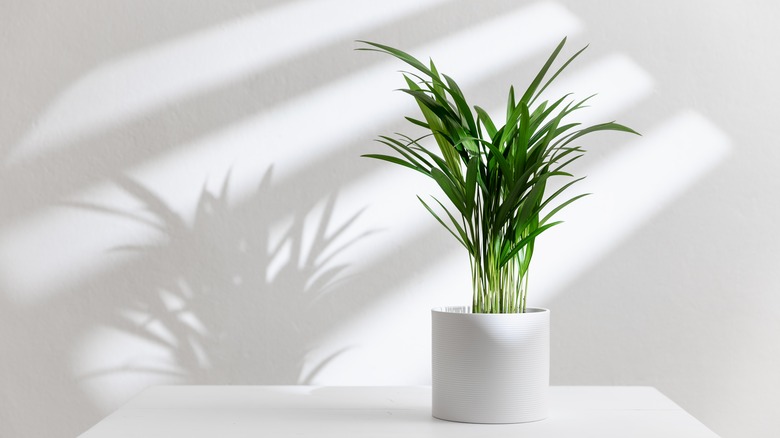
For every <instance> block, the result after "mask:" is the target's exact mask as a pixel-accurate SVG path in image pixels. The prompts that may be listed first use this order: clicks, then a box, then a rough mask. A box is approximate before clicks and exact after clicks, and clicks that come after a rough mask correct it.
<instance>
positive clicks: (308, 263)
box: [0, 0, 780, 437]
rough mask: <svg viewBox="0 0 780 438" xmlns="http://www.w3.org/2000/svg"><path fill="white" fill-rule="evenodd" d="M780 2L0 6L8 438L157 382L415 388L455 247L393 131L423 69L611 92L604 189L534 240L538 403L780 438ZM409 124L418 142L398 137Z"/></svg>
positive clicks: (2, 336)
mask: <svg viewBox="0 0 780 438" xmlns="http://www.w3.org/2000/svg"><path fill="white" fill-rule="evenodd" d="M779 11H780V6H776V5H774V4H771V3H769V2H760V1H748V2H727V1H715V2H712V1H709V2H705V1H692V2H673V1H662V2H652V3H646V4H645V3H638V2H630V4H629V2H618V1H592V2H576V1H560V2H516V1H509V0H489V1H480V2H476V1H467V0H416V1H412V0H394V1H392V2H390V1H381V2H361V1H357V0H319V1H317V0H299V1H290V2H284V1H279V0H276V1H274V0H243V1H232V2H202V1H198V2H192V1H179V0H172V1H168V2H158V1H135V2H120V1H113V0H111V1H101V2H88V1H83V0H75V1H69V2H55V1H49V0H42V1H24V2H22V1H3V2H2V3H0V48H2V50H1V51H0V53H1V54H2V55H0V102H2V104H1V105H0V436H2V437H6V436H8V437H13V436H29V437H53V436H74V435H76V434H78V433H81V432H83V431H84V430H86V429H87V428H88V427H89V426H91V425H92V424H94V423H95V422H97V421H98V420H99V419H100V418H102V417H103V416H105V415H106V414H108V413H109V412H111V411H112V410H113V409H115V408H116V407H118V406H119V405H120V404H121V403H123V402H124V401H126V400H127V399H128V398H129V397H131V396H133V395H134V394H136V393H137V392H138V391H140V390H142V389H143V388H145V387H147V386H149V385H152V384H160V383H214V384H218V383H234V384H241V383H243V384H261V383H265V384H294V383H309V384H323V385H342V384H343V385H403V384H429V381H430V377H429V367H430V359H429V355H430V352H429V348H430V340H429V334H430V333H429V324H430V322H429V309H430V308H431V307H433V306H439V305H449V304H465V303H467V302H468V300H469V293H470V292H469V288H470V285H469V273H468V264H467V260H466V258H465V254H464V251H462V250H461V249H460V248H458V247H457V245H456V244H455V243H454V242H453V241H452V239H451V238H450V237H449V236H448V235H447V234H446V232H444V231H443V230H441V229H439V228H438V226H437V225H436V224H435V222H434V221H433V219H432V218H429V217H428V216H427V213H426V212H425V211H424V210H423V209H422V207H421V206H420V205H419V203H418V202H417V201H416V199H414V195H415V194H420V195H427V194H430V193H435V190H434V189H435V188H434V187H432V186H431V185H430V183H429V182H427V181H424V180H423V179H422V177H421V176H417V175H416V174H412V173H410V172H406V171H405V170H404V169H395V168H392V167H391V166H389V165H385V164H383V163H379V162H373V161H370V160H366V159H362V158H360V157H359V155H360V154H362V153H369V152H376V151H379V150H381V147H380V145H378V144H376V143H373V142H372V139H373V138H375V137H376V136H377V135H379V134H391V133H392V132H394V131H398V130H407V131H408V130H409V128H408V127H407V126H405V125H404V123H403V118H402V116H403V115H413V114H414V107H413V105H411V103H410V102H409V101H408V99H406V98H405V97H404V96H402V95H401V94H400V93H397V92H395V93H394V92H393V91H392V90H393V89H394V88H398V87H400V86H402V84H403V83H402V81H401V80H400V76H399V75H398V74H397V73H396V70H399V69H401V68H403V66H402V65H401V64H400V63H398V62H395V61H393V60H392V59H390V58H388V57H383V56H382V55H379V54H376V53H368V52H356V51H354V50H353V49H354V48H356V47H357V46H358V44H357V43H355V42H354V40H356V39H366V40H373V41H379V42H384V43H387V44H390V45H393V46H397V47H401V48H404V49H406V50H409V51H411V52H412V53H414V54H416V55H418V56H420V57H424V58H427V57H428V56H431V57H433V58H434V59H435V60H436V61H437V66H438V67H439V69H440V70H442V71H444V72H446V73H449V74H450V75H451V76H453V77H454V78H455V79H456V80H458V81H459V83H460V85H461V87H462V88H463V89H464V91H465V92H466V94H467V95H468V96H470V99H471V100H472V102H473V103H474V104H478V105H480V106H482V107H485V108H487V109H489V110H491V111H494V112H495V114H499V112H500V110H501V107H502V105H503V104H504V102H505V96H506V92H507V89H508V86H509V84H515V85H516V86H517V87H518V88H523V86H524V85H525V84H527V82H528V81H529V80H530V78H531V77H532V76H533V74H534V73H535V71H536V70H537V69H538V68H539V66H540V65H541V64H542V63H543V62H544V59H545V58H546V55H547V54H548V53H549V51H550V50H551V49H552V48H553V47H554V46H555V44H556V43H557V42H558V41H559V40H560V38H562V37H563V36H565V35H568V36H569V44H568V45H567V49H566V50H565V52H566V53H569V54H571V53H574V51H576V50H577V49H579V48H580V47H581V46H583V45H585V44H588V43H590V44H591V46H590V48H589V49H588V50H587V51H586V52H585V53H584V54H583V56H582V58H581V59H579V60H578V62H576V63H575V64H573V65H572V66H571V67H570V69H569V70H568V72H567V74H566V75H565V76H563V77H561V78H560V81H559V84H558V85H557V87H556V88H555V89H554V90H550V96H555V95H556V94H558V93H565V92H569V91H573V92H576V94H577V95H578V96H581V97H585V96H587V95H588V94H590V93H591V92H598V93H599V96H598V97H597V98H596V99H595V100H594V101H593V107H592V108H590V109H589V110H588V112H583V113H582V117H583V118H584V119H585V121H589V122H597V121H606V120H612V119H617V120H618V121H620V122H622V123H625V124H627V125H629V126H631V127H633V128H635V129H637V130H638V131H640V132H642V133H643V137H641V138H639V137H630V136H627V135H618V134H602V135H597V136H594V137H593V138H591V139H589V140H587V141H586V142H585V143H584V145H585V146H587V147H588V149H589V150H590V152H589V156H588V157H587V158H586V159H584V160H583V161H582V163H581V165H580V166H579V167H578V168H577V171H578V172H579V173H581V174H587V175H588V179H586V180H585V182H583V183H582V185H581V186H580V187H579V190H580V191H588V192H593V193H594V195H593V196H591V197H588V198H585V199H584V200H582V201H580V202H579V203H578V204H575V205H574V206H572V207H571V209H569V210H567V211H566V212H565V213H564V214H563V216H564V219H566V221H567V222H566V223H565V224H564V225H562V226H560V227H559V228H557V229H553V230H551V231H550V232H548V233H547V234H545V235H543V236H542V237H541V238H540V240H539V249H538V251H537V253H536V255H535V257H536V258H535V261H534V264H533V271H532V274H531V278H532V280H531V281H532V290H531V292H530V301H531V303H532V305H534V306H541V307H548V308H550V309H551V311H552V321H553V333H552V336H553V346H552V352H553V357H552V383H553V384H567V385H652V386H655V387H657V388H659V389H660V390H661V391H662V392H664V393H665V394H667V395H668V396H670V397H671V398H672V399H673V400H674V401H676V402H677V403H679V404H680V405H681V406H682V407H683V408H685V409H686V410H688V411H689V412H691V413H692V414H693V415H694V416H696V417H697V418H699V419H700V420H701V421H702V422H703V423H704V424H706V425H707V426H709V427H710V428H712V429H713V430H714V431H715V432H717V433H718V434H721V435H722V436H725V437H742V436H755V437H774V436H778V435H780V417H778V416H777V415H776V414H777V406H780V377H778V376H780V374H778V373H777V371H776V370H777V369H780V343H779V342H778V334H780V294H778V291H780V277H778V273H777V272H778V268H780V265H779V264H778V261H780V257H779V256H778V249H777V248H778V244H780V233H778V232H777V231H776V225H775V224H776V223H777V222H778V220H779V219H780V204H778V202H777V200H778V199H780V178H778V172H779V171H780V164H778V163H780V148H778V145H777V144H776V143H777V142H776V140H775V139H774V136H773V134H774V131H775V129H774V128H775V119H776V118H777V117H778V116H780V112H779V111H778V109H777V105H776V100H777V99H776V98H777V96H778V95H780V90H779V89H778V88H779V87H778V82H777V80H776V77H778V75H780V65H778V64H780V60H779V59H778V58H777V56H775V54H776V52H777V43H776V41H778V40H780V35H778V33H780V31H778V30H777V29H776V27H775V23H776V22H777V21H778V18H780V17H779V16H778V15H779V14H778V12H779ZM410 132H414V130H411V131H410Z"/></svg>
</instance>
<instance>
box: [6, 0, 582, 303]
mask: <svg viewBox="0 0 780 438" xmlns="http://www.w3.org/2000/svg"><path fill="white" fill-rule="evenodd" d="M579 28H580V24H579V21H578V20H577V19H576V18H575V17H574V16H572V15H571V14H570V13H569V12H568V11H567V10H566V9H564V8H563V7H561V6H558V5H556V4H551V3H539V4H534V5H531V6H528V7H524V8H521V9H518V10H517V11H515V12H512V13H509V14H505V15H503V16H501V17H500V18H497V19H493V20H490V21H486V22H484V23H480V24H478V25H475V26H474V27H473V28H468V29H464V30H463V31H462V32H459V33H458V34H456V35H454V36H450V37H447V38H444V39H442V40H440V41H437V42H434V43H432V44H430V45H427V46H426V47H421V48H416V49H413V50H411V51H412V52H414V53H426V54H431V55H432V56H434V57H435V58H436V60H437V63H438V65H440V66H441V68H442V69H445V68H446V70H447V71H448V72H451V73H452V75H453V76H454V77H457V78H459V82H460V84H461V86H462V87H463V88H464V89H467V88H468V87H469V86H472V85H473V84H475V83H478V82H479V81H480V80H484V79H485V78H488V77H490V75H491V74H493V73H494V72H496V71H499V70H501V69H503V68H506V67H508V66H510V65H513V64H515V63H517V62H519V61H521V60H523V59H525V58H527V57H529V56H531V55H533V54H535V53H537V52H539V51H546V50H547V49H548V48H549V47H553V46H554V44H555V43H557V41H558V40H559V38H560V36H561V35H565V34H569V35H571V34H573V33H576V32H577V31H578V29H579ZM517 29H523V30H524V32H527V33H528V34H529V35H534V39H533V40H526V41H524V43H523V45H520V46H518V45H517V42H516V41H514V40H512V39H509V38H505V36H506V35H511V34H514V33H516V32H517ZM486 46H490V47H493V48H495V49H496V52H497V53H506V54H511V55H507V56H494V55H493V52H492V51H488V50H484V47H486ZM464 50H469V51H471V52H472V54H473V56H472V57H471V58H469V62H463V61H464V58H463V57H462V53H463V51H464ZM373 55H374V56H380V55H376V54H373ZM355 56H369V54H356V55H355ZM401 67H402V64H401V63H399V62H392V61H385V62H382V63H381V64H380V65H378V66H376V67H374V68H370V69H367V70H365V71H361V72H359V73H356V74H353V75H351V76H348V77H345V78H343V79H341V80H339V81H336V82H334V83H332V84H330V85H328V86H325V87H322V88H320V89H318V90H315V91H313V92H311V93H309V94H307V95H305V96H302V97H299V98H296V99H293V100H290V101H288V102H286V103H285V104H283V105H280V106H279V107H277V108H274V109H273V110H272V111H268V112H265V113H262V114H260V115H257V116H254V117H250V118H248V119H246V120H242V121H240V122H238V123H236V124H234V125H233V126H230V127H228V128H226V129H223V130H221V131H218V132H215V133H212V134H210V135H208V136H204V137H202V138H200V139H198V140H197V141H195V142H193V143H191V144H188V145H185V147H183V148H181V150H179V151H177V152H172V153H170V154H168V155H165V156H161V157H159V158H158V159H156V160H155V161H153V162H150V163H147V164H145V165H142V166H139V167H138V168H136V169H133V170H130V171H129V172H128V173H129V175H130V176H131V177H133V178H134V179H135V180H136V181H138V182H140V183H141V184H142V185H143V186H145V187H146V188H147V189H148V190H151V191H152V192H153V194H154V196H155V197H156V198H157V199H156V201H159V202H160V203H161V204H163V206H164V208H165V209H167V210H169V211H170V213H171V214H176V215H179V216H180V217H181V219H182V220H183V221H185V222H186V221H189V220H191V215H192V211H193V206H194V205H196V204H197V203H198V199H199V198H200V196H201V194H202V191H203V188H204V181H206V188H207V189H211V190H214V191H218V190H219V188H220V186H221V184H222V183H223V182H224V179H225V175H226V174H227V173H228V172H229V173H230V175H231V176H230V185H231V196H230V198H231V202H236V203H240V202H242V200H243V199H246V197H247V196H249V195H250V194H252V193H253V191H254V190H255V189H256V188H257V185H258V182H259V181H260V179H261V176H262V174H263V170H264V169H266V168H267V167H268V166H270V165H271V164H273V165H274V166H275V169H279V171H278V172H276V174H277V175H278V177H281V178H282V179H284V178H290V177H293V175H295V173H296V172H299V171H301V169H302V168H304V167H305V166H307V165H310V164H312V163H316V162H318V161H320V160H326V159H327V155H328V154H330V153H333V152H334V151H338V150H339V149H341V148H343V147H344V145H345V144H350V143H353V142H355V141H356V139H357V140H359V141H365V143H366V144H371V139H372V138H373V137H374V135H375V133H377V132H380V131H381V130H382V129H384V126H385V125H386V124H388V123H393V122H395V121H397V120H400V118H401V114H403V113H405V112H408V111H407V110H409V109H410V108H412V106H411V104H410V103H409V102H408V99H405V98H404V96H400V93H392V92H391V91H390V90H393V89H395V88H397V87H398V86H399V85H400V84H401V83H402V81H401V79H400V78H399V75H398V74H397V73H396V72H395V70H397V69H399V68H401ZM367 96H370V97H367ZM301 121H306V123H307V125H306V129H301ZM291 133H294V134H295V135H291ZM356 158H357V157H356ZM128 198H129V197H128V195H127V193H126V191H125V190H121V189H118V188H116V187H114V186H113V185H112V184H111V183H110V182H102V183H98V184H96V185H95V186H94V187H92V188H90V189H88V190H86V191H84V192H83V193H80V194H78V195H75V196H73V198H72V199H73V200H75V201H77V202H82V203H89V204H92V205H100V206H108V207H115V208H116V209H117V210H120V211H128V208H129V209H130V211H134V212H137V213H138V214H141V215H142V216H144V217H147V218H148V217H149V214H148V212H146V213H144V212H143V209H142V207H139V206H138V202H137V201H135V203H134V204H133V202H131V201H128ZM128 202H130V203H129V204H128ZM361 207H362V206H361ZM98 216H99V215H97V214H94V213H90V212H85V211H73V210H70V211H64V210H63V209H59V208H53V209H51V210H49V211H46V212H44V213H40V214H39V215H38V216H34V217H31V218H30V219H29V220H27V221H25V222H24V223H20V224H16V225H13V226H9V227H7V228H6V229H4V230H3V232H2V234H0V242H3V245H2V247H0V266H2V267H3V269H4V271H5V272H4V274H5V276H6V277H5V278H6V281H7V284H8V285H9V289H10V290H11V291H12V295H11V296H10V299H12V300H13V301H15V302H18V303H20V304H27V305H30V304H33V303H36V302H39V301H40V300H42V299H44V298H45V297H47V296H50V295H51V294H56V293H57V292H58V291H62V290H64V289H66V288H68V287H71V286H72V285H73V284H74V283H75V282H76V281H77V280H79V279H83V278H85V277H87V278H88V277H91V276H94V275H96V274H98V273H100V272H102V271H104V270H106V269H107V268H109V267H111V266H115V265H114V264H113V260H112V259H111V257H106V255H105V254H106V251H107V250H109V249H110V248H113V247H116V246H117V245H123V244H128V243H136V242H138V241H141V242H146V241H149V240H150V239H154V238H155V237H156V233H152V235H149V231H148V230H147V231H146V235H144V226H143V225H142V224H139V223H137V222H136V221H133V220H129V221H125V222H126V223H125V224H120V225H117V224H115V223H113V222H115V218H106V217H98ZM112 221H113V222H112ZM147 228H148V227H147ZM74 236H78V239H79V241H78V243H77V244H73V245H72V244H71V241H72V240H74ZM107 261H111V263H107ZM29 266H37V267H38V269H39V271H38V273H37V274H36V275H34V276H31V275H29V272H28V271H27V270H26V267H29Z"/></svg>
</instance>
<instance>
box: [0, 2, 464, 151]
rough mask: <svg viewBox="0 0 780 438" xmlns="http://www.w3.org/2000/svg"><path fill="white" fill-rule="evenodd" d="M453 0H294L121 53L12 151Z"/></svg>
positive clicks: (116, 119)
mask: <svg viewBox="0 0 780 438" xmlns="http://www.w3.org/2000/svg"><path fill="white" fill-rule="evenodd" d="M448 1H449V0H394V1H392V2H365V1H360V0H307V1H302V0H298V1H289V2H284V3H282V4H280V5H279V6H276V7H274V8H272V9H268V10H263V11H262V12H260V13H257V14H256V15H253V16H246V17H242V18H240V19H238V20H235V21H232V22H228V23H222V24H219V25H215V26H213V27H211V28H207V29H204V30H202V31H199V32H196V33H192V34H190V35H187V36H183V37H180V38H177V39H174V40H171V41H169V42H166V43H163V44H159V45H156V46H154V47H151V48H145V49H143V50H139V51H137V52H134V53H130V54H128V55H124V56H122V57H119V58H117V59H113V60H111V61H110V62H108V63H106V64H104V65H102V66H100V67H98V68H96V69H95V70H93V71H91V72H89V73H88V74H86V75H85V76H84V77H82V78H81V79H79V80H78V81H77V82H76V83H74V84H73V85H72V86H70V87H69V88H68V89H66V90H65V91H64V92H63V93H62V94H61V95H60V96H59V97H58V98H57V99H56V100H55V101H54V102H53V103H52V104H51V105H50V106H49V107H48V108H47V109H46V111H45V113H44V114H43V115H42V116H41V117H40V118H39V120H38V121H37V123H36V125H35V129H34V130H32V131H30V132H29V134H28V136H27V137H26V138H25V139H23V140H22V141H21V144H20V145H19V147H17V148H15V149H16V150H19V153H20V155H16V156H13V157H12V158H13V159H20V158H23V157H24V156H25V155H28V154H33V153H41V152H42V150H45V149H46V148H51V147H57V146H58V145H63V144H68V143H69V142H72V141H74V140H75V139H77V138H80V137H83V136H85V135H88V134H90V133H92V132H94V131H96V130H105V129H106V128H107V127H110V126H116V125H119V124H121V123H122V122H124V121H127V120H129V119H132V118H135V117H138V116H139V115H142V114H144V113H146V112H148V111H150V110H151V109H153V108H158V107H160V106H164V105H170V104H173V103H175V102H176V101H177V100H180V99H182V98H184V97H186V96H188V95H192V94H195V93H199V92H202V91H203V90H207V89H210V88H213V87H216V86H219V85H221V84H224V83H228V82H231V81H234V80H236V79H238V78H241V77H244V76H246V75H249V74H253V73H258V72H260V71H262V70H264V69H267V68H269V67H271V66H273V65H278V64H283V63H284V62H286V61H289V60H291V59H294V58H295V57H297V56H299V54H301V53H305V52H311V51H312V50H317V48H319V47H325V46H327V45H328V44H330V43H332V42H334V41H337V40H340V39H344V38H354V37H355V36H356V35H360V33H361V32H366V31H367V30H370V29H372V28H375V27H377V26H381V25H383V24H385V23H389V22H392V21H393V20H396V19H398V18H401V17H404V16H408V15H411V14H414V13H416V12H419V11H421V10H423V9H425V8H429V7H434V6H437V5H443V4H446V3H447V2H448ZM323 17H328V18H327V19H323ZM356 17H359V19H356ZM22 154H23V155H22Z"/></svg>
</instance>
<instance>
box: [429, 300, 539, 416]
mask: <svg viewBox="0 0 780 438" xmlns="http://www.w3.org/2000/svg"><path fill="white" fill-rule="evenodd" d="M431 313H432V322H433V344H432V347H433V416H434V417H436V418H440V419H442V420H450V421H460V422H465V423H524V422H529V421H538V420H543V419H545V418H546V417H547V392H548V389H549V386H550V311H549V310H547V309H535V308H528V309H526V312H525V313H505V314H484V313H471V308H470V307H440V308H435V309H433V310H432V311H431Z"/></svg>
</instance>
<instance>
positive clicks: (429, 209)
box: [417, 196, 469, 249]
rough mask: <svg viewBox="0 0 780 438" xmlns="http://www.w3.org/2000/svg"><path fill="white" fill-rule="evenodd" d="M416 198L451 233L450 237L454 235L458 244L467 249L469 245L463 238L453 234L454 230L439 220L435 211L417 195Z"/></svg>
mask: <svg viewBox="0 0 780 438" xmlns="http://www.w3.org/2000/svg"><path fill="white" fill-rule="evenodd" d="M417 199H419V200H420V202H421V203H422V205H423V206H424V207H425V209H426V210H428V213H430V214H431V215H432V216H433V217H434V218H436V220H437V221H439V223H440V224H441V226H442V227H444V228H445V229H446V230H447V231H449V232H450V234H452V237H454V238H455V240H457V241H458V242H460V244H461V245H463V247H465V248H466V249H469V246H468V245H466V242H464V241H463V239H461V238H460V237H458V235H457V234H455V232H454V231H452V229H451V228H450V227H448V226H447V224H445V223H444V221H443V220H441V218H440V217H439V215H438V214H436V212H434V211H433V209H431V207H429V206H428V204H426V203H425V201H423V200H422V198H421V197H419V196H418V197H417ZM445 210H446V209H445Z"/></svg>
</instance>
